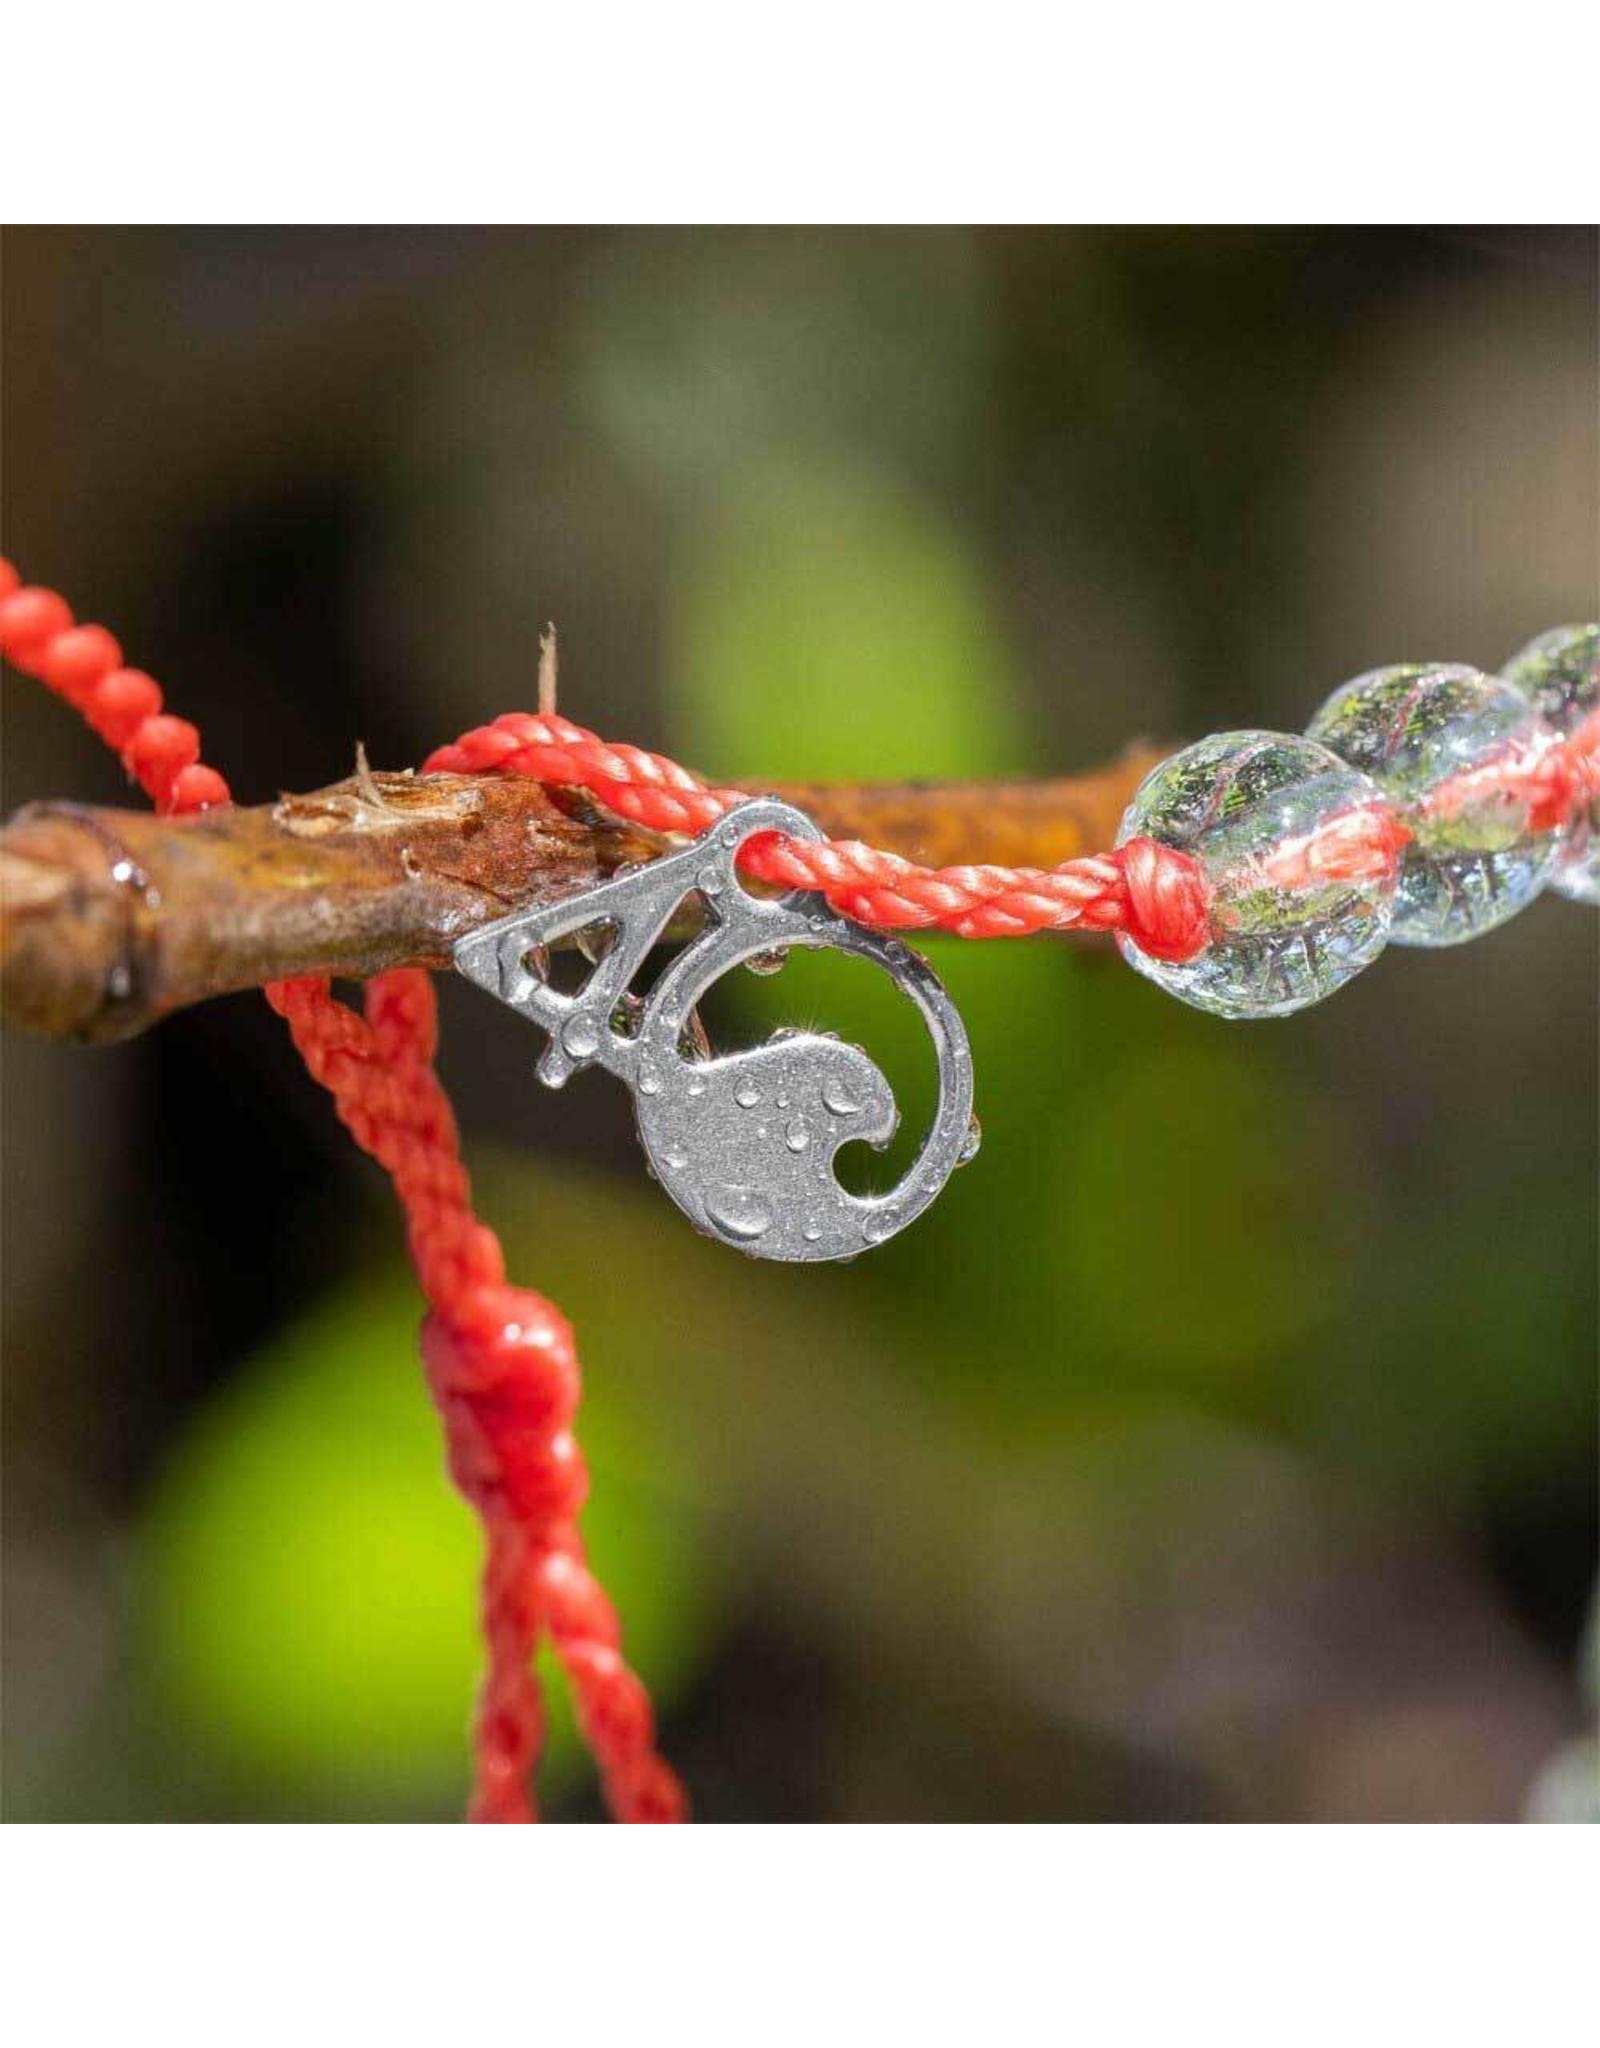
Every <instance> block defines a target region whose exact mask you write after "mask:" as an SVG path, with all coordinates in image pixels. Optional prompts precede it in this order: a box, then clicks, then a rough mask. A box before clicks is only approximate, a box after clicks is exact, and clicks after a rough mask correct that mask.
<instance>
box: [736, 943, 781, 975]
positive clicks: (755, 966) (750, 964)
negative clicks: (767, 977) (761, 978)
mask: <svg viewBox="0 0 1600 2048" xmlns="http://www.w3.org/2000/svg"><path fill="white" fill-rule="evenodd" d="M788 957H789V956H788V954H787V953H786V952H785V951H784V949H783V947H782V946H774V947H773V949H772V951H771V952H770V953H752V954H751V955H750V957H749V959H748V960H747V961H746V962H745V963H744V964H745V966H746V967H747V968H748V969H749V971H750V973H752V974H776V973H777V972H778V970H779V968H781V967H782V965H783V963H784V961H785V960H787V959H788Z"/></svg>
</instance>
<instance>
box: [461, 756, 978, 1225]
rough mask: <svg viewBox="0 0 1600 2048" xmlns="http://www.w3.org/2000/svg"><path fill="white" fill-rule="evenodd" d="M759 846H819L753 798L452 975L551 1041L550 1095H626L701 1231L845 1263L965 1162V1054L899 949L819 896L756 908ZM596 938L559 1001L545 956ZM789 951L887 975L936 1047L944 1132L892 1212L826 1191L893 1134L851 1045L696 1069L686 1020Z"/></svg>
mask: <svg viewBox="0 0 1600 2048" xmlns="http://www.w3.org/2000/svg"><path fill="white" fill-rule="evenodd" d="M753 832H783V833H786V834H787V835H788V836H789V837H790V838H791V839H818V838H820V837H821V834H820V833H819V832H818V830H817V828H816V826H815V825H813V824H812V822H811V820H810V819H809V818H808V817H806V816H805V815H804V813H803V812H800V811H797V810H795V809H794V808H793V807H792V806H791V805H789V804H784V803H779V802H778V800H777V799H776V798H774V797H756V798H753V799H752V800H751V801H750V802H749V803H746V804H740V805H739V807H738V808H737V809H736V810H733V811H730V812H729V813H728V814H727V816H726V817H725V818H724V819H723V820H722V821H721V822H720V824H718V825H717V826H715V827H714V828H713V830H712V831H711V832H710V833H708V834H707V835H705V836H704V837H703V838H701V839H698V840H696V841H695V843H694V844H693V845H692V846H687V847H685V848H683V849H682V850H681V851H680V852H677V853H670V854H666V855H664V856H663V857H662V858H661V859H660V860H656V861H652V862H651V863H650V864H649V865H648V866H647V867H644V868H641V869H639V870H638V871H637V872H635V873H633V874H629V875H619V876H617V877H615V878H614V879H613V880H611V881H609V882H605V883H602V884H601V886H600V887H599V888H597V889H591V890H589V891H587V892H586V893H585V894H584V895H582V896H574V897H568V898H566V899H565V900H564V901H563V902H561V903H557V904H553V905H552V906H551V907H550V908H549V909H547V910H531V911H518V912H517V913H516V914H515V915H513V916H511V917H503V918H500V919H498V920H497V921H496V922H495V923H494V924H489V925H484V926H483V927H482V928H481V929H480V930H478V931H475V932H474V933H472V935H471V936H470V937H469V938H465V939H463V940H462V941H461V942H460V944H459V945H458V946H457V947H456V948H455V963H456V966H457V967H458V968H459V969H460V970H461V972H462V973H463V974H464V975H466V976H467V977H468V979H469V980H472V981H475V982H477V984H478V985H479V987H480V988H485V989H487V990H488V991H489V993H490V994H491V995H494V996H498V997H499V998H500V1000H501V1001H502V1002H504V1003H509V1004H510V1006H511V1008H512V1009H514V1010H517V1011H519V1012H520V1013H521V1014H522V1015H523V1016H525V1017H528V1018H531V1019H532V1021H533V1022H534V1023H535V1024H537V1025H539V1026H540V1027H541V1029H542V1030H544V1031H545V1032H547V1033H548V1034H549V1040H550V1042H549V1045H548V1046H547V1048H546V1050H545V1052H544V1055H543V1057H542V1058H541V1059H540V1061H539V1066H538V1074H539V1078H540V1080H541V1081H544V1082H545V1083H547V1084H548V1085H549V1086H550V1087H552V1088H559V1087H561V1086H562V1085H563V1084H564V1083H565V1082H566V1080H567V1078H568V1076H569V1075H571V1074H573V1073H575V1072H576V1071H577V1070H578V1069H579V1068H580V1067H587V1066H602V1067H605V1068H607V1069H608V1070H609V1071H610V1072H611V1073H613V1074H615V1075H616V1076H617V1078H618V1079H619V1080H621V1081H624V1082H626V1084H627V1085H628V1087H629V1088H630V1089H631V1090H632V1091H633V1099H634V1107H635V1109H636V1111H637V1114H638V1122H639V1136H640V1139H641V1141H642V1142H643V1145H644V1148H645V1151H646V1152H647V1153H648V1154H649V1157H650V1162H651V1164H652V1166H653V1167H654V1169H655V1172H656V1174H657V1176H658V1178H659V1179H660V1181H661V1184H662V1186H663V1187H664V1188H666V1190H667V1192H668V1193H669V1194H670V1195H671V1196H672V1198H673V1200H674V1201H675V1202H676V1203H677V1204H678V1206H679V1208H681V1209H682V1210H683V1211H684V1213H685V1214H686V1215H687V1216H688V1217H689V1219H690V1221H691V1222H692V1223H693V1224H694V1225H695V1226H696V1228H697V1229H700V1230H702V1231H704V1232H705V1233H706V1234H707V1235H708V1236H711V1237H720V1238H721V1239H722V1240H723V1242H724V1243H725V1244H731V1245H733V1246H735V1247H736V1248H737V1249H738V1250H740V1251H743V1252H749V1253H752V1254H755V1255H758V1256H760V1257H762V1258H768V1259H790V1260H798V1259H842V1258H851V1257H853V1256H854V1255H855V1254H856V1253H858V1252H860V1251H861V1250H863V1249H864V1248H865V1247H866V1246H868V1245H874V1244H881V1243H882V1242H883V1240H884V1239H885V1238H888V1237H892V1236H893V1235H894V1233H895V1232H896V1231H897V1230H901V1229H903V1228H904V1227H905V1225H906V1224H908V1223H909V1222H910V1221H911V1220H912V1218H913V1217H914V1216H918V1215H920V1214H921V1212H922V1211H923V1210H924V1209H925V1208H926V1207H927V1206H928V1204H929V1203H930V1202H931V1201H932V1200H933V1198H934V1196H935V1195H936V1194H937V1193H938V1192H939V1190H940V1188H942V1187H943V1186H944V1184H945V1182H946V1181H947V1180H948V1179H949V1177H950V1174H951V1173H952V1171H953V1170H954V1169H955V1168H956V1167H957V1166H959V1165H960V1164H961V1163H962V1161H963V1160H964V1159H969V1158H970V1157H971V1156H972V1152H973V1150H974V1148H975V1144H976V1135H977V1126H976V1124H975V1123H974V1121H973V1117H972V1055H971V1052H970V1050H969V1048H968V1045H967V1034H966V1032H965V1030H964V1029H963V1028H962V1023H961V1018H960V1016H959V1014H958V1013H957V1010H956V1007H955V1005H954V1004H953V1003H952V1002H951V1000H950V998H949V996H947V995H946V994H945V991H944V988H943V986H942V984H941V983H940V981H939V979H938V977H937V975H935V974H934V972H933V970H932V968H931V967H929V965H928V964H927V962H926V961H925V960H923V959H922V958H920V956H919V955H917V954H916V953H913V952H911V951H910V950H909V948H907V947H905V946H903V945H901V944H900V942H899V941H898V940H897V939H889V938H885V937H883V936H882V934H880V933H877V932H871V931H867V930H864V929H863V928H862V927H861V926H860V925H856V924H852V923H851V922H850V921H849V919H848V918H843V917H840V916H838V915H837V914H836V913H835V912H833V911H832V910H830V909H829V908H828V906H827V904H826V903H825V902H824V901H823V900H822V898H821V897H819V896H815V895H811V894H808V893H803V892H800V891H796V892H794V893H792V894H790V895H787V896H782V897H779V898H776V899H774V900H771V901H764V900H762V899H760V898H757V897H755V896H752V895H750V894H749V892H748V891H747V890H746V889H745V888H744V887H743V886H742V885H741V883H740V882H739V881H738V880H737V878H736V877H735V874H734V859H735V856H736V854H737V853H738V850H739V848H740V846H741V845H742V844H743V842H744V841H745V840H746V839H747V838H749V836H750V835H751V833H753ZM692 890H698V891H699V892H700V896H701V898H702V900H703V901H704V903H705V907H706V928H705V930H704V931H703V932H702V933H701V934H700V935H699V936H698V937H697V938H696V939H694V940H693V941H692V942H691V943H690V944H689V945H687V946H686V947H685V948H684V950H683V951H682V952H681V953H680V954H679V955H678V957H677V958H676V959H675V960H674V961H673V962H672V964H671V965H670V966H669V967H668V968H667V969H666V971H665V972H664V973H663V974H662V976H661V978H660V979H659V981H657V983H656V985H655V987H654V988H653V989H652V990H651V991H650V994H649V995H648V996H647V997H646V998H645V1000H644V1002H643V1004H642V1006H640V1005H639V1003H638V1002H637V999H634V998H630V997H628V985H629V983H630V982H631V981H632V980H633V977H634V975H635V974H636V973H637V972H638V970H639V968H640V966H641V965H642V963H643V961H644V959H645V956H646V954H648V952H649V951H650V949H651V947H652V946H653V945H654V944H655V943H656V941H657V939H658V938H659V937H660V935H661V932H662V930H663V928H664V927H665V926H666V924H667V921H668V920H669V918H670V917H671V916H672V913H673V912H674V911H675V910H676V909H677V907H678V905H679V904H680V903H681V902H682V900H683V898H684V897H685V896H686V895H688V894H689V893H690V891H692ZM594 926H606V927H609V928H610V929H611V931H612V933H613V937H612V940H611V945H610V949H609V950H608V951H607V952H606V953H605V954H604V955H603V957H602V958H601V959H600V960H598V961H597V962H596V964H595V967H594V971H593V972H592V973H591V974H590V976H589V978H588V980H587V982H586V983H585V984H584V986H583V987H582V988H581V989H580V990H579V991H578V992H577V994H575V995H571V996H568V995H563V994H561V993H560V992H559V991H558V990H556V989H554V988H552V987H551V985H550V983H549V981H548V979H547V977H546V974H545V972H544V967H545V965H546V964H547V963H546V960H545V956H544V952H543V949H544V948H546V947H548V946H549V945H551V944H552V943H553V942H554V941H555V940H557V939H560V938H565V937H567V936H569V935H570V934H571V933H573V932H577V931H582V930H584V929H586V928H592V927H594ZM790 946H817V947H823V946H831V947H834V948H836V949H837V950H838V951H840V952H842V953H854V954H857V955H858V956H859V957H860V958H862V959H865V960H871V961H874V962H876V964H877V965H878V966H880V967H882V968H883V969H884V971H885V972H886V973H887V974H888V975H889V976H890V977H891V979H892V980H893V981H894V982H895V984H896V985H897V986H898V987H899V988H900V989H901V990H902V991H903V992H904V993H905V994H906V995H908V996H909V997H910V998H911V1000H912V1001H913V1002H914V1003H915V1004H916V1006H917V1008H918V1009H919V1010H920V1011H921V1013H922V1016H923V1019H924V1021H925V1022H926V1024H927V1027H928V1031H929V1033H930V1035H931V1036H932V1039H933V1043H934V1048H935V1051H936V1052H937V1054H938V1060H939V1101H938V1108H937V1110H936V1111H935V1114H934V1121H933V1128H932V1130H931V1131H930V1132H929V1133H928V1137H927V1140H926V1142H925V1143H924V1145H923V1148H922V1151H921V1153H920V1154H919V1156H918V1158H917V1160H916V1163H915V1164H914V1165H913V1166H912V1167H911V1169H910V1171H909V1172H908V1173H907V1174H906V1176H905V1178H904V1179H903V1180H902V1181H901V1182H900V1183H899V1185H898V1186H896V1187H894V1188H892V1189H890V1191H889V1192H888V1193H887V1194H882V1195H870V1196H863V1195H852V1194H849V1193H847V1192H846V1191H845V1189H844V1188H842V1187H841V1186H840V1185H839V1182H838V1181H837V1179H836V1178H835V1177H834V1171H833V1155H834V1153H835V1152H836V1151H837V1150H838V1148H839V1147H840V1146H841V1145H843V1144H846V1143H848V1142H849V1141H850V1140H852V1139H855V1138H863V1139H865V1140H866V1141H867V1142H868V1143H869V1144H870V1145H872V1146H874V1147H875V1148H876V1149H877V1150H879V1151H881V1150H882V1149H883V1147H884V1146H885V1145H887V1144H888V1142H889V1140H890V1139H891V1138H892V1137H893V1135H894V1133H895V1130H896V1128H897V1126H898V1124H899V1120H900V1119H899V1113H898V1111H897V1110H896V1108H895V1101H894V1096H893V1094H892V1093H891V1092H890V1088H889V1084H888V1082H887V1081H886V1080H885V1079H884V1077H883V1075H882V1073H881V1072H880V1071H879V1069H878V1068H877V1066H876V1065H875V1064H874V1062H873V1061H872V1060H870V1059H869V1058H868V1057H867V1055H866V1054H865V1053H864V1052H863V1051H862V1050H861V1049H860V1047H859V1046H854V1045H846V1044H843V1043H841V1042H840V1041H839V1040H838V1039H836V1038H829V1037H825V1036H823V1035H822V1034H820V1033H818V1032H813V1031H791V1032H782V1033H779V1034H778V1035H776V1036H774V1037H773V1038H771V1039H769V1040H768V1041H767V1043H766V1044H765V1045H758V1046H752V1047H750V1048H748V1049H747V1050H745V1051H742V1052H732V1053H724V1054H722V1055H720V1056H712V1057H709V1058H707V1057H703V1056H702V1057H696V1056H695V1054H694V1050H693V1045H692V1040H691V1037H690V1033H691V1031H692V1029H693V1025H692V1017H693V1011H694V1006H695V1004H696V1003H697V1002H698V1001H699V1000H700V998H701V997H702V996H703V995H704V994H705V992H706V990H707V989H708V988H710V986H711V984H712V983H713V982H714V981H716V980H718V979H719V978H720V976H722V975H723V974H725V973H726V972H727V970H728V969H729V968H730V967H734V966H737V965H738V964H739V963H740V962H741V961H744V960H750V959H752V958H755V957H758V956H759V955H761V954H766V953H773V952H782V951H784V950H786V949H787V948H788V947H790ZM619 1026H620V1027H622V1028H619Z"/></svg>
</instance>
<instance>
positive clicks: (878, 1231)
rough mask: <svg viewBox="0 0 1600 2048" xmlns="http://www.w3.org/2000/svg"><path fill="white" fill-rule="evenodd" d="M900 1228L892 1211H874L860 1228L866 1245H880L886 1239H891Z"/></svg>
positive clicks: (896, 1216)
mask: <svg viewBox="0 0 1600 2048" xmlns="http://www.w3.org/2000/svg"><path fill="white" fill-rule="evenodd" d="M899 1228H900V1218H899V1216H898V1215H897V1214H896V1212H895V1211H894V1210H893V1209H874V1210H873V1212H872V1214H871V1215H870V1216H869V1217H868V1218H867V1220H866V1222H865V1223H863V1224H862V1226H861V1235H862V1236H863V1237H864V1238H865V1239H866V1241H867V1243H868V1244H882V1243H883V1241H884V1239H885V1238H886V1237H893V1236H894V1234H895V1232H896V1231H897V1230H898V1229H899Z"/></svg>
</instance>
